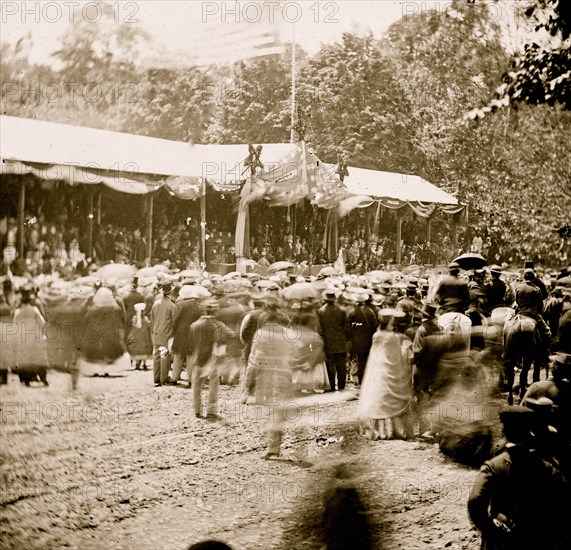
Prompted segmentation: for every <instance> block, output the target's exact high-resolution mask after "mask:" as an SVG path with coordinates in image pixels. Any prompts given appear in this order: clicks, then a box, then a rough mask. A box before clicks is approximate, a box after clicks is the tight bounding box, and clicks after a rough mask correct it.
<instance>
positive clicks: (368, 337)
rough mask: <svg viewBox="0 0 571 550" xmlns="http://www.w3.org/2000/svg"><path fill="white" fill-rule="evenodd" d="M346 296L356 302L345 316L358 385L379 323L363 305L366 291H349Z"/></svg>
mask: <svg viewBox="0 0 571 550" xmlns="http://www.w3.org/2000/svg"><path fill="white" fill-rule="evenodd" d="M346 298H348V299H349V300H350V301H353V302H355V303H356V305H355V307H354V308H353V309H352V310H351V311H350V312H349V314H348V316H347V323H348V325H349V342H350V352H351V357H352V359H353V360H356V361H357V377H358V378H359V385H361V384H362V383H363V375H364V374H365V367H366V366H367V359H368V358H369V351H370V350H371V345H372V344H373V334H375V332H376V330H377V327H378V326H379V323H378V322H377V319H376V317H375V316H374V314H373V313H372V311H371V310H370V309H368V308H366V307H365V302H366V301H367V298H368V294H367V293H354V294H351V293H349V294H348V295H347V296H346Z"/></svg>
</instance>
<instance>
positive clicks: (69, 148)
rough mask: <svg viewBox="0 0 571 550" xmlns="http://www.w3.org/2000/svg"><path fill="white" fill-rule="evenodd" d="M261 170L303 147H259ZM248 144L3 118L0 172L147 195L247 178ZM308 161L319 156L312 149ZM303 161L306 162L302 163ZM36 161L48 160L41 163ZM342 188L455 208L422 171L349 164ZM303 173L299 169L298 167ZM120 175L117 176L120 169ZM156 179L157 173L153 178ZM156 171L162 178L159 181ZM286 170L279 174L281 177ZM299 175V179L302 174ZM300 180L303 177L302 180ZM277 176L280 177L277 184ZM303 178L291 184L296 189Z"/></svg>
mask: <svg viewBox="0 0 571 550" xmlns="http://www.w3.org/2000/svg"><path fill="white" fill-rule="evenodd" d="M262 149H263V151H262V155H261V158H260V160H261V162H262V163H263V164H264V171H267V173H270V174H271V173H272V167H277V166H281V167H282V170H281V172H284V171H285V172H284V173H287V172H288V171H292V170H294V171H295V169H296V168H297V169H299V166H293V168H292V162H293V163H294V164H295V162H297V161H298V160H299V159H300V158H302V159H305V156H303V155H302V156H301V157H300V155H301V151H302V150H303V147H302V144H301V143H266V144H262ZM248 153H249V150H248V144H235V145H215V144H213V145H192V144H188V143H183V142H178V141H169V140H166V139H159V138H153V137H147V136H139V135H134V134H125V133H120V132H111V131H108V130H99V129H96V128H87V127H82V126H71V125H68V124H60V123H55V122H47V121H41V120H33V119H26V118H18V117H11V116H0V158H1V159H2V160H3V162H2V165H1V169H0V174H24V173H34V174H36V175H38V176H39V177H42V178H44V179H67V180H68V181H70V182H71V183H87V184H93V183H104V184H105V185H108V186H109V187H112V188H114V189H116V190H118V191H122V192H126V193H135V194H136V193H148V192H151V191H154V190H156V189H158V188H159V187H160V186H161V185H163V184H164V183H167V184H169V182H170V181H171V180H172V179H173V178H178V179H181V178H182V179H184V178H191V179H192V180H194V182H195V185H196V181H197V180H198V179H199V178H205V179H206V180H207V181H209V182H210V183H212V184H214V183H219V184H222V185H224V184H231V183H235V182H237V181H239V180H243V179H245V178H246V174H247V171H246V167H245V166H244V161H245V160H246V158H247V157H248ZM311 159H312V160H311V162H314V163H315V162H316V163H318V162H319V160H318V159H317V157H315V155H314V154H313V153H311ZM304 162H305V160H304ZM38 165H45V166H40V167H38ZM321 166H324V167H326V169H325V170H324V173H323V174H321V173H320V175H318V176H317V179H318V180H319V182H313V183H314V184H315V183H317V184H319V183H321V184H322V185H323V186H324V187H327V188H329V187H330V186H331V185H333V180H337V184H338V183H339V181H338V179H337V178H336V177H335V178H331V176H332V175H334V174H335V168H336V167H335V165H332V164H325V163H321ZM348 170H349V175H348V176H346V177H345V180H344V182H343V183H344V186H345V187H346V188H347V191H348V194H349V196H366V197H371V198H373V199H387V200H396V201H401V202H408V203H411V202H417V203H418V202H425V203H436V204H442V205H458V201H457V200H456V198H455V197H453V196H451V195H449V194H448V193H446V192H444V191H443V190H442V189H439V188H438V187H436V186H435V185H433V184H431V183H429V182H427V181H426V180H423V179H422V178H420V177H418V176H409V175H405V174H397V173H393V172H382V171H379V170H366V169H363V168H354V167H349V168H348ZM298 172H299V170H298ZM118 173H121V176H120V177H117V175H116V174H118ZM151 176H154V177H151ZM157 176H158V178H157ZM283 176H284V174H281V175H279V176H277V175H275V174H274V176H272V177H278V180H280V179H281V178H282V177H283ZM300 177H301V176H300ZM301 179H303V178H301ZM278 180H276V181H278ZM298 183H299V182H297V181H292V182H290V184H291V185H292V186H295V185H297V184H298Z"/></svg>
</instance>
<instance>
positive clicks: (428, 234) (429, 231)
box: [426, 218, 432, 243]
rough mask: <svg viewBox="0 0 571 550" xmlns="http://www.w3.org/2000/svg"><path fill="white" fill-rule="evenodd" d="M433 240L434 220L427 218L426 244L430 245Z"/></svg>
mask: <svg viewBox="0 0 571 550" xmlns="http://www.w3.org/2000/svg"><path fill="white" fill-rule="evenodd" d="M431 238H432V220H431V219H430V218H426V242H427V243H430V241H431Z"/></svg>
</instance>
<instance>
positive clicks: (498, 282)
mask: <svg viewBox="0 0 571 550" xmlns="http://www.w3.org/2000/svg"><path fill="white" fill-rule="evenodd" d="M501 275H502V268H501V267H500V266H499V265H493V266H492V267H491V268H490V277H491V278H492V280H491V281H490V282H489V283H487V284H486V285H484V293H485V301H484V310H485V313H487V314H488V315H491V313H492V311H493V310H494V309H495V308H497V307H502V306H505V305H506V292H507V285H506V283H504V281H502V279H501V278H500V277H501Z"/></svg>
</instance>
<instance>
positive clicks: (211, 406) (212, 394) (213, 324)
mask: <svg viewBox="0 0 571 550" xmlns="http://www.w3.org/2000/svg"><path fill="white" fill-rule="evenodd" d="M203 308H204V310H203V311H204V313H203V315H202V316H201V317H200V318H199V319H198V320H197V321H195V322H194V323H192V325H190V349H191V350H192V371H193V374H192V390H193V397H194V413H195V415H196V417H197V418H202V417H203V416H202V394H201V392H202V380H203V379H204V378H208V388H209V392H208V407H207V413H206V418H208V419H211V420H216V419H217V418H219V416H218V411H217V407H218V388H219V386H220V377H219V375H218V364H217V363H218V358H219V357H220V356H221V355H222V354H223V352H222V350H219V348H220V347H223V346H225V343H226V340H227V339H230V338H232V337H233V336H234V335H233V333H232V330H231V329H230V328H228V327H227V326H226V325H225V324H224V323H222V322H221V321H219V320H218V319H216V317H215V316H214V314H215V313H216V311H218V308H219V305H218V302H216V300H214V299H210V300H207V301H206V302H205V303H204V304H203Z"/></svg>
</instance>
